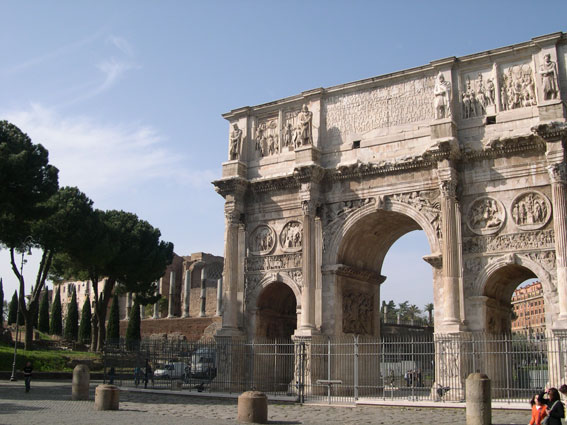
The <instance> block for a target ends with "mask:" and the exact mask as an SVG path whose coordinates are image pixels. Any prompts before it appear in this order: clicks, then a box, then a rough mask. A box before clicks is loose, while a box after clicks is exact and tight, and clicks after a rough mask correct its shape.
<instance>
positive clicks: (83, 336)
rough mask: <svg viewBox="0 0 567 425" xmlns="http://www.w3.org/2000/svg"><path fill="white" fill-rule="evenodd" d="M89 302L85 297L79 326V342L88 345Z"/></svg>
mask: <svg viewBox="0 0 567 425" xmlns="http://www.w3.org/2000/svg"><path fill="white" fill-rule="evenodd" d="M91 317H92V313H91V301H90V298H89V297H88V295H87V298H86V299H85V302H84V303H83V309H82V311H81V323H80V324H79V342H80V343H81V344H88V343H89V342H90V341H91Z"/></svg>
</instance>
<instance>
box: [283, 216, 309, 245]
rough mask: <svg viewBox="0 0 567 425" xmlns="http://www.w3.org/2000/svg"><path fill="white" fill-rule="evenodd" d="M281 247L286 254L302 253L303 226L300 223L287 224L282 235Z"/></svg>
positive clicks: (291, 222) (290, 222)
mask: <svg viewBox="0 0 567 425" xmlns="http://www.w3.org/2000/svg"><path fill="white" fill-rule="evenodd" d="M280 246H281V247H282V250H283V251H285V252H297V251H301V247H302V246H303V225H302V224H301V223H300V222H299V221H295V220H293V221H289V222H287V223H286V224H285V225H284V227H283V229H282V231H281V233H280Z"/></svg>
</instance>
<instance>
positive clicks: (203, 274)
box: [199, 265, 207, 317]
mask: <svg viewBox="0 0 567 425" xmlns="http://www.w3.org/2000/svg"><path fill="white" fill-rule="evenodd" d="M206 308H207V276H206V272H205V266H204V265H203V268H202V269H201V310H200V311H199V317H205V315H206V311H205V310H206Z"/></svg>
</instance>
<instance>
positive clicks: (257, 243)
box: [248, 224, 276, 255]
mask: <svg viewBox="0 0 567 425" xmlns="http://www.w3.org/2000/svg"><path fill="white" fill-rule="evenodd" d="M275 244H276V232H274V230H273V229H272V228H271V227H270V226H266V225H265V224H261V225H259V226H258V227H256V228H255V229H254V231H253V232H252V233H251V235H250V242H249V244H248V247H249V248H250V253H251V254H254V255H264V254H269V253H270V252H271V251H272V250H273V249H274V246H275Z"/></svg>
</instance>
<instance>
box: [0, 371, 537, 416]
mask: <svg viewBox="0 0 567 425" xmlns="http://www.w3.org/2000/svg"><path fill="white" fill-rule="evenodd" d="M95 387H96V383H91V400H90V401H72V400H71V383H70V382H60V381H57V382H45V381H35V382H32V389H31V391H30V392H29V393H26V392H25V391H24V383H23V381H18V382H9V381H1V382H0V424H2V425H35V424H49V425H101V424H105V425H106V424H112V425H130V424H132V425H134V424H135V425H145V424H152V425H166V424H167V425H177V424H183V425H192V424H195V425H212V424H223V425H231V424H237V423H238V422H237V421H236V416H237V409H236V407H237V400H236V399H212V398H207V397H197V396H194V395H193V396H191V395H170V394H163V393H162V394H159V393H158V394H156V393H150V392H132V391H122V392H121V393H120V410H119V411H104V412H101V411H96V410H94V389H95ZM268 419H269V423H270V424H282V425H292V424H305V425H323V424H324V425H338V424H341V425H343V424H357V425H361V424H388V425H390V424H393V423H404V424H426V425H431V424H435V425H442V424H463V425H464V424H465V423H466V421H465V411H464V409H454V408H418V407H383V406H357V407H330V406H319V405H317V406H314V405H303V406H302V405H299V404H292V403H287V404H286V403H278V402H270V403H269V407H268ZM529 419H530V415H529V412H528V411H517V410H507V411H504V410H495V411H493V413H492V423H493V424H495V425H511V424H514V425H515V424H526V423H528V422H529Z"/></svg>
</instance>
